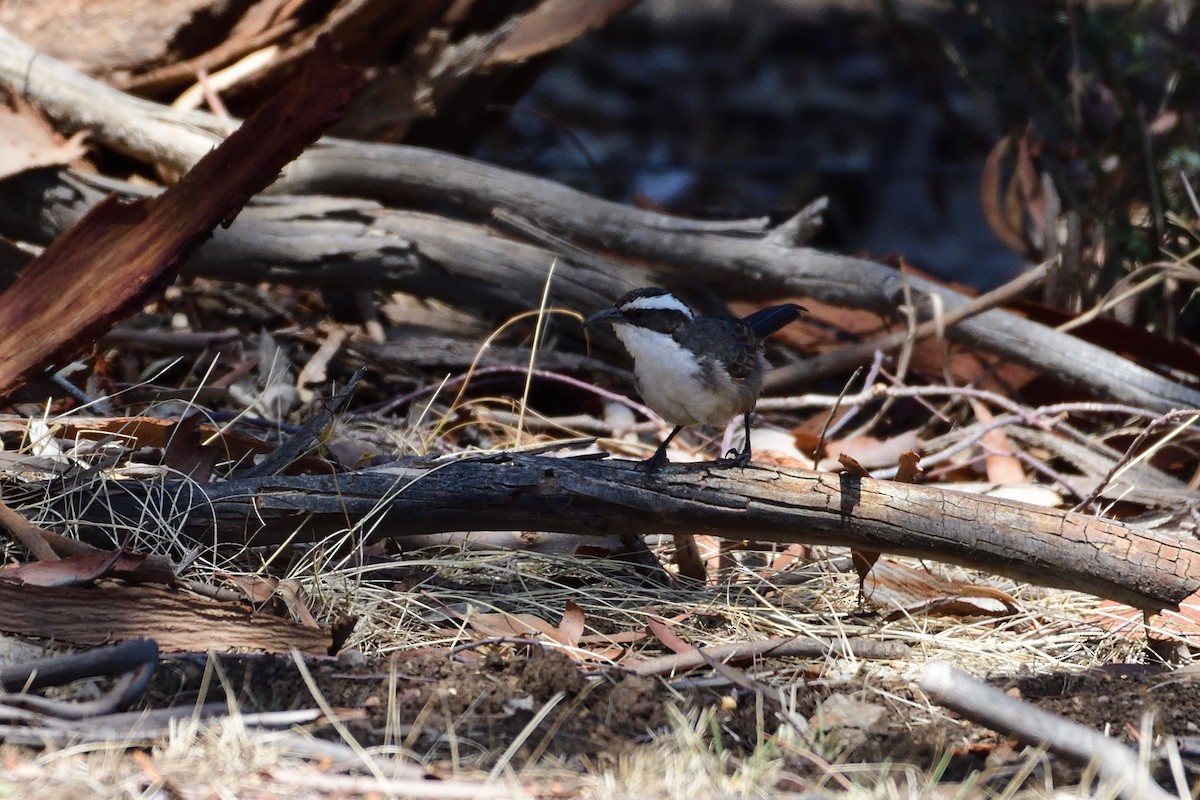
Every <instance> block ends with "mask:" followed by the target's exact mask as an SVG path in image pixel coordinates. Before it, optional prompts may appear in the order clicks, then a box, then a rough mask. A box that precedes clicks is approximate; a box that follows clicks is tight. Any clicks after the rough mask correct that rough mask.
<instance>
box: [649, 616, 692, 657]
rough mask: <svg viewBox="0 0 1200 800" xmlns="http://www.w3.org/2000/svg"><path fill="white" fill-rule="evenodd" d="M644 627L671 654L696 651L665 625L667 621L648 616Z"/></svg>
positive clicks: (658, 617)
mask: <svg viewBox="0 0 1200 800" xmlns="http://www.w3.org/2000/svg"><path fill="white" fill-rule="evenodd" d="M646 627H647V628H649V630H650V633H652V634H654V636H655V637H656V638H657V639H658V640H659V641H660V642H662V643H663V644H664V645H666V648H667V649H668V650H670V651H671V652H672V653H691V652H694V651H695V649H696V648H695V647H693V646H692V645H690V644H688V643H687V642H686V641H684V640H683V639H681V638H680V637H679V636H678V635H677V634H676V633H675V631H673V630H671V626H670V625H669V624H668V623H667V620H665V619H663V618H662V617H660V616H658V615H657V614H648V615H647V616H646Z"/></svg>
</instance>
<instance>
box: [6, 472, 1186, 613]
mask: <svg viewBox="0 0 1200 800" xmlns="http://www.w3.org/2000/svg"><path fill="white" fill-rule="evenodd" d="M66 480H67V483H63V482H56V483H55V484H54V485H42V484H36V483H35V484H27V485H24V486H22V487H20V488H19V489H17V490H14V491H13V492H11V494H12V495H13V496H12V498H11V499H10V500H9V502H10V504H13V505H14V507H17V506H19V505H20V503H19V498H18V497H17V494H18V493H19V494H21V495H25V496H27V497H28V500H29V504H30V505H31V506H34V507H36V508H38V509H42V510H43V511H44V510H45V509H46V505H45V504H46V498H47V497H53V498H58V499H57V500H53V501H51V502H52V503H53V505H52V506H51V508H53V509H54V511H53V513H56V514H57V515H59V516H60V518H61V520H62V521H63V522H67V521H75V522H77V523H78V524H80V525H82V526H83V527H84V528H86V527H88V526H89V525H92V526H100V527H103V528H108V529H110V530H111V529H112V528H114V527H115V528H116V529H118V530H124V529H126V528H127V527H128V526H130V525H144V524H145V519H146V509H148V508H153V509H154V510H155V512H154V513H155V516H156V517H157V518H159V519H164V520H170V521H171V523H170V524H172V525H173V526H178V527H181V528H182V529H183V530H184V531H185V532H186V533H189V534H190V535H193V536H195V537H196V538H197V539H198V540H201V541H209V542H211V541H213V539H214V536H216V537H219V538H220V539H221V540H222V541H225V542H229V543H238V544H240V543H248V544H250V545H252V546H257V545H272V544H278V543H280V542H284V541H287V540H291V541H293V542H302V541H316V540H318V539H321V538H323V537H325V536H329V535H331V534H334V533H337V532H339V531H342V532H344V531H346V530H347V527H348V526H349V527H350V528H351V529H352V530H355V531H358V532H360V535H361V538H362V540H367V541H372V540H377V539H385V538H401V539H402V538H404V537H409V536H415V535H421V534H430V533H443V532H448V531H464V530H500V529H518V530H540V531H555V532H561V533H568V534H586V535H602V534H610V533H622V534H649V533H688V534H695V533H708V534H712V535H715V536H720V537H723V538H726V539H735V540H742V539H753V540H756V541H773V542H787V543H791V542H804V543H810V544H819V545H834V546H842V547H855V548H859V549H868V550H875V551H880V552H887V553H898V554H903V555H909V556H916V557H920V558H931V559H935V560H939V561H945V562H950V563H954V564H961V565H964V566H968V567H974V568H976V569H980V570H985V571H988V572H992V573H996V574H999V575H1004V576H1007V577H1010V578H1014V579H1017V580H1024V581H1030V582H1033V583H1039V584H1043V585H1050V586H1056V587H1060V588H1064V589H1074V590H1079V591H1084V592H1089V593H1091V594H1095V595H1099V596H1101V597H1107V598H1111V599H1114V600H1120V601H1122V602H1125V603H1129V604H1131V605H1134V606H1138V607H1140V608H1144V609H1148V610H1159V609H1162V608H1164V607H1169V606H1175V605H1177V604H1178V603H1179V602H1180V601H1182V600H1183V599H1184V598H1186V597H1188V596H1189V595H1191V594H1192V593H1193V592H1195V591H1196V590H1197V589H1198V588H1200V543H1197V542H1195V541H1184V540H1179V539H1176V538H1174V537H1170V536H1167V535H1161V534H1155V533H1150V532H1145V531H1139V530H1136V529H1133V528H1127V527H1125V526H1123V525H1121V524H1120V523H1117V522H1112V521H1110V520H1104V519H1099V518H1096V517H1092V516H1087V515H1083V514H1076V513H1072V512H1063V511H1058V510H1054V509H1048V508H1040V507H1036V506H1029V505H1025V504H1022V503H1015V502H1012V501H1005V500H999V499H996V498H991V497H984V496H976V495H969V494H963V493H959V492H952V491H944V490H941V489H937V488H934V487H928V486H915V485H912V484H902V483H891V482H888V481H875V480H870V479H860V478H855V477H852V476H850V475H845V474H843V475H833V474H828V473H818V472H805V471H791V470H787V471H785V470H776V469H770V468H764V467H755V466H751V467H747V468H746V469H741V470H732V469H719V468H714V467H713V466H712V465H711V464H680V465H672V466H670V467H667V468H664V469H663V470H662V471H660V472H658V473H655V474H653V475H647V474H646V472H645V471H644V470H642V469H639V468H638V466H637V465H636V464H634V463H632V462H623V461H609V462H596V461H586V460H573V459H563V458H551V457H545V456H533V455H520V454H512V455H487V456H474V457H469V458H465V459H460V460H455V461H442V462H432V461H424V462H421V461H406V462H399V463H397V464H394V465H390V466H388V467H384V468H377V469H372V470H367V471H362V472H355V473H344V474H339V475H309V476H295V477H269V478H262V479H255V480H248V479H240V480H239V479H235V480H231V481H228V482H225V483H217V484H207V485H198V484H188V483H185V482H174V481H167V482H162V483H151V482H144V481H103V482H101V483H99V484H97V482H96V481H95V480H86V479H82V478H81V479H79V482H78V483H74V484H72V483H70V481H71V480H74V479H66ZM214 531H215V532H216V533H214Z"/></svg>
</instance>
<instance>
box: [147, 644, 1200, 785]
mask: <svg viewBox="0 0 1200 800" xmlns="http://www.w3.org/2000/svg"><path fill="white" fill-rule="evenodd" d="M218 659H219V663H220V666H221V668H222V669H223V671H224V672H225V674H226V676H227V677H228V679H229V682H230V685H231V687H232V689H233V691H234V693H235V699H236V700H237V702H238V704H239V706H240V707H241V709H242V710H243V711H245V712H252V711H280V710H289V709H297V708H311V707H313V705H314V700H313V698H312V696H311V693H310V691H309V689H308V688H307V686H306V684H305V681H304V679H303V677H302V676H301V675H300V673H299V671H298V670H297V668H296V665H295V664H294V663H293V661H292V660H291V659H290V658H288V657H286V656H263V655H254V656H219V657H218ZM353 660H361V659H354V658H349V659H348V658H346V657H343V658H342V659H341V660H338V659H333V658H330V659H318V660H314V661H311V662H309V669H310V672H311V674H312V677H313V679H314V680H315V682H316V685H317V687H318V688H319V690H320V692H321V693H322V695H323V696H324V698H325V699H326V700H327V701H328V702H329V703H330V705H332V706H333V707H334V708H336V709H339V710H341V711H342V712H351V713H350V714H349V716H350V719H351V721H350V722H349V723H348V725H347V727H348V728H349V729H350V731H351V732H352V733H353V735H354V736H355V738H356V739H358V741H359V742H360V743H361V744H362V745H364V746H368V747H369V746H380V745H384V744H388V743H389V741H388V740H389V736H391V738H392V741H391V742H390V743H392V744H394V743H395V740H397V739H398V740H400V741H402V742H404V743H405V745H406V747H407V748H408V749H410V750H412V751H415V752H416V753H417V754H419V755H422V756H424V757H425V760H426V762H427V763H430V764H432V765H433V766H435V767H436V765H437V763H438V761H439V760H443V759H445V760H446V761H447V762H449V761H450V759H451V758H452V754H451V748H452V747H453V748H456V749H457V750H458V752H457V754H456V755H455V756H454V757H455V758H457V759H458V763H460V764H461V763H462V762H463V752H464V751H466V752H468V753H470V752H475V753H478V754H480V758H479V760H478V763H476V764H474V766H476V767H479V768H485V769H486V768H488V767H490V766H491V764H489V763H487V760H488V759H494V758H495V757H496V756H497V755H498V754H500V753H501V752H503V751H504V750H505V748H506V747H507V746H508V745H509V744H510V743H511V742H513V741H514V740H516V739H518V738H520V737H522V735H523V732H524V731H525V729H526V728H527V727H528V726H529V723H530V721H531V720H532V719H533V718H534V717H535V715H536V714H537V713H538V712H539V710H541V709H542V707H543V706H544V705H545V704H546V703H547V702H550V701H551V700H552V699H553V698H555V697H556V695H558V694H559V693H562V695H563V698H562V700H561V702H559V703H558V704H557V705H556V706H555V707H554V709H553V711H552V712H551V713H550V714H548V715H547V716H546V718H545V719H543V720H541V721H540V723H538V724H537V725H536V726H535V728H534V730H533V732H532V734H529V735H527V736H526V737H525V739H524V741H525V744H524V746H523V747H522V748H521V750H520V751H519V752H518V753H517V754H516V756H515V758H514V759H513V764H514V766H516V767H520V766H522V765H524V764H525V763H526V761H527V760H528V759H529V757H530V756H531V755H534V756H535V757H536V758H543V757H546V756H549V757H552V758H554V759H555V760H557V761H558V762H559V763H560V764H562V765H565V766H567V767H569V768H574V769H578V770H581V771H583V770H590V769H593V768H597V767H604V766H606V765H611V764H615V763H616V762H617V761H618V760H619V759H620V758H621V757H622V756H625V755H628V754H631V753H632V752H634V751H635V750H636V749H637V748H638V747H641V746H644V745H645V744H647V743H648V742H650V741H652V740H653V739H654V738H655V737H657V736H668V735H670V733H671V732H670V728H669V720H670V714H669V712H668V707H669V706H670V705H672V704H674V705H675V706H676V707H677V708H679V709H681V710H684V711H685V712H686V711H688V710H693V711H694V710H697V709H700V708H708V709H712V710H714V711H715V713H716V714H717V719H718V721H719V722H720V725H721V728H722V730H723V731H725V732H726V735H727V737H728V738H727V740H726V741H725V746H726V747H728V748H729V749H730V750H731V751H732V752H733V753H734V754H736V755H739V756H742V755H749V753H750V751H751V750H752V748H753V746H754V744H755V743H756V742H758V741H759V740H760V736H761V735H762V734H761V733H760V729H761V730H762V731H765V733H766V734H767V735H771V734H774V733H775V732H776V731H777V730H778V728H779V726H780V725H782V724H786V723H783V722H781V721H780V719H779V717H778V716H777V715H776V714H774V713H772V710H771V709H770V707H769V704H768V705H767V707H766V713H765V714H764V715H763V716H762V717H760V707H759V704H758V702H757V699H756V698H755V697H754V695H753V694H752V693H750V692H747V691H745V690H742V689H738V688H736V687H730V686H728V685H723V686H721V685H718V686H707V687H705V686H696V685H691V686H689V685H688V683H687V682H686V681H679V682H677V683H676V684H675V685H674V686H668V684H667V682H665V681H661V680H659V679H655V678H645V677H637V676H632V675H628V674H622V673H621V672H620V671H617V670H612V671H607V672H593V673H590V674H587V675H585V673H584V671H583V670H581V669H580V667H579V665H577V664H576V663H574V662H572V661H571V660H570V659H569V658H567V657H566V656H564V655H562V654H561V653H558V652H555V651H549V650H543V649H540V648H538V647H531V648H529V649H528V650H526V651H524V652H519V651H518V650H515V649H513V648H511V647H505V648H504V649H503V651H496V652H491V653H486V654H484V653H480V652H478V651H471V650H468V651H464V652H461V653H459V654H457V655H455V656H452V657H447V656H446V655H444V654H418V655H413V656H405V655H400V656H398V657H395V658H394V659H391V660H386V659H385V660H379V661H376V662H374V663H358V664H351V663H348V662H349V661H353ZM791 666H792V668H794V665H791ZM759 667H760V668H763V667H766V668H768V669H769V667H770V665H769V664H760V665H759ZM205 670H206V666H205V660H204V658H203V657H194V656H177V657H170V658H167V659H165V660H164V662H163V663H162V665H161V667H160V669H159V671H158V673H157V675H156V677H155V679H154V684H153V687H152V690H151V692H150V693H149V695H148V697H147V701H146V703H147V705H151V706H160V705H166V704H192V703H195V702H196V701H197V700H198V699H199V693H200V689H201V686H202V684H203V682H204V673H205ZM393 671H394V676H395V683H394V686H395V688H394V693H395V694H394V700H393V699H391V697H390V692H391V691H393V690H390V689H389V686H390V685H391V673H392V672H393ZM815 674H816V673H814V676H815ZM1172 676H1174V677H1172ZM1178 676H1179V673H1178V672H1175V673H1170V674H1168V673H1167V672H1166V671H1165V670H1164V669H1159V668H1152V667H1145V666H1139V665H1116V666H1113V667H1109V668H1105V669H1094V670H1086V671H1081V672H1073V673H1071V672H1057V673H1047V674H1040V675H1028V676H1021V677H1012V678H994V679H993V680H992V682H993V683H994V684H996V685H998V686H1002V687H1004V688H1006V689H1007V690H1009V691H1011V692H1014V693H1019V695H1020V696H1022V697H1023V698H1025V699H1027V700H1030V701H1032V702H1034V703H1036V704H1037V705H1039V706H1041V707H1042V708H1045V709H1047V710H1049V711H1052V712H1054V713H1056V714H1060V715H1062V716H1065V717H1067V718H1069V719H1072V720H1075V721H1077V722H1080V723H1082V724H1084V725H1086V726H1088V727H1089V728H1091V729H1093V730H1098V731H1109V732H1110V733H1111V734H1112V735H1114V736H1116V737H1118V738H1120V739H1121V740H1123V741H1125V742H1126V743H1129V744H1131V745H1133V746H1135V747H1136V742H1137V736H1138V725H1139V722H1140V720H1141V719H1142V716H1143V714H1145V713H1150V714H1152V718H1153V730H1154V733H1155V734H1158V735H1165V734H1169V735H1174V736H1176V737H1188V736H1195V735H1196V733H1197V729H1198V725H1197V721H1200V680H1197V679H1196V678H1195V677H1190V676H1189V677H1182V678H1181V677H1178ZM208 685H209V693H208V696H207V697H206V698H205V699H206V700H208V701H212V702H223V701H225V699H226V698H225V694H224V690H223V689H222V688H221V686H220V683H219V682H218V681H215V680H210V681H209V682H208ZM916 692H917V690H916V689H915V688H914V687H913V686H912V685H910V684H904V683H901V682H898V681H893V682H890V683H888V682H881V681H879V680H876V679H872V678H867V679H866V680H865V681H860V682H857V683H854V684H840V685H839V684H833V683H826V682H823V681H821V680H820V679H819V678H816V677H814V680H813V681H812V682H810V683H808V684H807V685H806V686H805V688H804V690H803V691H801V692H800V693H799V694H798V697H797V704H796V706H795V709H794V712H795V713H796V714H797V715H798V716H801V717H804V718H805V719H809V720H813V719H815V718H816V717H817V714H818V708H819V705H820V704H821V703H823V702H824V701H825V700H826V699H827V698H829V697H830V696H831V695H834V694H845V695H849V696H851V697H854V698H856V699H860V700H863V701H864V702H870V703H875V704H880V705H883V706H884V707H885V708H886V714H885V717H884V719H885V722H884V724H882V725H878V726H873V728H872V730H871V731H870V732H862V733H859V732H853V734H852V735H848V734H847V732H845V731H833V732H825V733H824V734H823V735H824V736H826V737H829V736H834V737H841V738H840V746H836V747H834V749H835V750H836V751H837V760H838V761H839V762H840V763H856V762H858V763H864V764H879V763H883V762H890V763H893V764H900V763H907V764H911V765H913V766H916V767H918V768H920V769H921V770H923V771H928V770H933V769H935V768H937V767H938V766H939V764H941V765H942V767H943V771H942V776H943V780H949V781H956V780H963V779H965V778H967V777H968V776H969V775H970V773H972V772H973V771H975V770H979V769H983V768H984V767H985V766H990V767H993V768H995V767H1001V766H1003V763H1004V762H1005V761H1011V762H1012V763H1013V764H1014V765H1016V764H1018V763H1021V762H1022V761H1023V760H1024V759H1025V757H1026V756H1025V754H1023V752H1022V750H1021V748H1020V746H1019V743H1016V742H1006V740H1005V737H1003V736H1000V735H998V734H996V733H995V732H993V731H989V730H987V729H984V728H980V727H979V726H975V725H968V724H966V723H955V722H945V721H940V722H928V721H917V720H915V719H914V718H913V715H912V714H911V711H910V709H911V708H912V706H910V705H908V704H906V703H904V702H903V701H906V700H912V701H915V703H916V705H917V706H921V705H923V704H924V701H923V700H922V699H921V698H919V697H916V696H915V694H916ZM881 698H891V699H892V700H893V701H897V700H898V701H900V702H890V703H889V702H887V701H886V700H883V699H881ZM389 709H390V712H389ZM389 713H390V714H391V715H392V718H391V719H390V720H389V718H388V717H389ZM764 722H765V724H763V723H764ZM318 733H319V734H320V735H324V736H328V737H330V738H336V737H337V733H336V732H335V731H334V730H333V729H332V728H327V729H325V730H323V731H320V732H318ZM810 735H811V734H810ZM824 746H825V748H826V751H827V752H828V750H829V748H830V746H831V745H830V741H829V739H828V738H827V739H826V740H825V742H824ZM467 760H468V761H469V756H468V759H467ZM795 762H796V763H794V764H789V767H790V773H791V774H792V775H794V776H797V777H799V778H804V777H805V776H811V777H818V768H817V767H815V766H814V765H813V764H812V763H811V762H808V761H805V760H803V759H800V758H796V759H795ZM1052 763H1053V772H1054V775H1053V776H1052V777H1053V778H1054V779H1055V782H1056V784H1058V785H1064V784H1066V783H1069V782H1073V781H1074V780H1077V779H1078V777H1079V774H1078V770H1076V769H1075V768H1074V767H1072V766H1070V765H1068V764H1064V763H1062V762H1061V761H1059V760H1054V761H1053V762H1052ZM1001 772H1003V770H1001ZM1035 777H1037V778H1038V779H1041V778H1040V777H1039V776H1036V773H1035ZM1159 777H1160V778H1164V779H1165V778H1166V774H1165V768H1164V771H1163V773H1162V774H1161V775H1160V776H1159ZM1165 785H1170V783H1169V781H1168V782H1166V784H1165ZM778 788H780V789H784V788H788V787H778Z"/></svg>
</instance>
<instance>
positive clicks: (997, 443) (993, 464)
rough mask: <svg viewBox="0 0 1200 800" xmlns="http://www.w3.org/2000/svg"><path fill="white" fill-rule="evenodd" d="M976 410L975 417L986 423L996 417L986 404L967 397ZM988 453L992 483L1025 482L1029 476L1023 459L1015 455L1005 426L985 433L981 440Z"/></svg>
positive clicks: (988, 469)
mask: <svg viewBox="0 0 1200 800" xmlns="http://www.w3.org/2000/svg"><path fill="white" fill-rule="evenodd" d="M967 399H968V401H969V402H970V403H971V408H972V409H973V410H974V411H975V418H976V419H978V420H979V422H980V423H982V424H984V425H986V424H988V423H989V422H991V421H992V420H993V419H995V417H994V416H992V412H991V411H990V410H989V409H988V407H987V406H986V405H984V404H983V403H981V402H979V401H978V400H976V399H975V398H973V397H971V398H967ZM980 441H981V442H982V443H983V446H984V450H985V452H986V453H987V455H986V456H985V458H984V463H985V464H986V466H987V478H988V481H990V482H991V483H995V484H998V485H1001V486H1003V485H1005V484H1010V483H1025V482H1026V481H1028V477H1027V476H1026V475H1025V470H1024V469H1023V468H1022V467H1021V459H1019V458H1017V457H1016V456H1015V455H1013V453H1014V452H1016V448H1014V447H1013V444H1012V442H1011V441H1009V439H1008V435H1007V434H1005V433H1004V429H1003V428H993V429H992V430H990V431H988V432H987V433H985V434H984V435H983V438H982V439H981V440H980Z"/></svg>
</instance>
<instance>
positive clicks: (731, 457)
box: [716, 447, 750, 467]
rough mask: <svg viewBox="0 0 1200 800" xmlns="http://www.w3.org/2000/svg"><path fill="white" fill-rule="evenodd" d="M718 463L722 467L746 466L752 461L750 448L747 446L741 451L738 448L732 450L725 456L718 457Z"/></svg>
mask: <svg viewBox="0 0 1200 800" xmlns="http://www.w3.org/2000/svg"><path fill="white" fill-rule="evenodd" d="M716 463H717V465H718V466H722V467H744V466H746V465H747V464H749V463H750V448H749V447H747V448H745V449H744V450H742V451H741V452H740V453H739V452H738V451H737V450H730V451H729V452H728V453H726V454H725V457H724V458H718V459H717V462H716Z"/></svg>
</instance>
